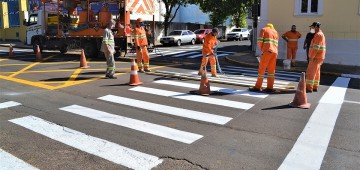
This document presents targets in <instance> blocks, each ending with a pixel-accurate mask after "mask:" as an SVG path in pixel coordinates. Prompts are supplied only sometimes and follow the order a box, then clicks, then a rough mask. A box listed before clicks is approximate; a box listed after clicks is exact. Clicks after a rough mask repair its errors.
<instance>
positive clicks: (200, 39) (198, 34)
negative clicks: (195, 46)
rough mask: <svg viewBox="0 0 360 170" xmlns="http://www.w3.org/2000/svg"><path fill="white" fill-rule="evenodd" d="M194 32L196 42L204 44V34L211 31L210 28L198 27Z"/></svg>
mask: <svg viewBox="0 0 360 170" xmlns="http://www.w3.org/2000/svg"><path fill="white" fill-rule="evenodd" d="M194 33H195V34H196V42H198V43H201V44H204V41H205V36H206V35H207V34H209V33H211V29H198V30H195V31H194Z"/></svg>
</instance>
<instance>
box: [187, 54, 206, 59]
mask: <svg viewBox="0 0 360 170" xmlns="http://www.w3.org/2000/svg"><path fill="white" fill-rule="evenodd" d="M201 56H203V55H202V54H198V55H193V56H190V57H186V58H196V57H201Z"/></svg>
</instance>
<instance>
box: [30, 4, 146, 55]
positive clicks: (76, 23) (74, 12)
mask: <svg viewBox="0 0 360 170" xmlns="http://www.w3.org/2000/svg"><path fill="white" fill-rule="evenodd" d="M140 1H141V0H140ZM144 1H145V0H144ZM131 2H132V1H131V0H108V1H106V0H105V1H104V0H42V6H41V7H40V8H38V9H36V10H35V9H34V10H33V11H32V12H31V13H29V18H28V19H27V20H25V21H24V23H23V24H24V25H25V26H26V27H27V30H26V43H27V44H28V45H32V46H33V49H34V52H36V50H37V46H39V47H40V50H41V51H42V50H59V51H60V52H61V53H66V52H67V51H69V50H71V49H84V52H85V54H86V55H87V56H92V57H96V56H101V53H100V47H101V43H102V35H103V30H104V29H105V28H106V26H107V25H108V23H109V21H110V20H111V19H114V20H115V21H116V26H115V28H112V31H113V33H114V37H115V50H116V52H117V53H116V54H115V55H117V56H119V55H121V53H122V52H126V51H127V49H128V43H129V42H131V40H130V29H131V28H130V13H133V11H132V8H131V6H129V5H128V3H131ZM95 8H96V9H95Z"/></svg>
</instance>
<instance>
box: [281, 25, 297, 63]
mask: <svg viewBox="0 0 360 170" xmlns="http://www.w3.org/2000/svg"><path fill="white" fill-rule="evenodd" d="M282 38H283V39H284V40H285V41H286V42H287V59H288V60H291V66H292V67H295V59H296V51H297V49H298V40H299V38H301V34H300V33H299V32H298V31H296V26H295V25H292V26H291V31H288V32H286V33H285V34H283V35H282Z"/></svg>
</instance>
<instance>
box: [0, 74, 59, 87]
mask: <svg viewBox="0 0 360 170" xmlns="http://www.w3.org/2000/svg"><path fill="white" fill-rule="evenodd" d="M0 79H4V80H8V81H13V82H17V83H21V84H26V85H30V86H34V87H40V88H44V89H48V90H53V89H54V87H53V86H48V85H46V84H42V83H36V82H31V81H28V80H23V79H18V78H13V77H8V76H2V75H0Z"/></svg>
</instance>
